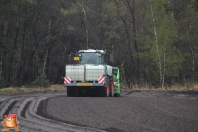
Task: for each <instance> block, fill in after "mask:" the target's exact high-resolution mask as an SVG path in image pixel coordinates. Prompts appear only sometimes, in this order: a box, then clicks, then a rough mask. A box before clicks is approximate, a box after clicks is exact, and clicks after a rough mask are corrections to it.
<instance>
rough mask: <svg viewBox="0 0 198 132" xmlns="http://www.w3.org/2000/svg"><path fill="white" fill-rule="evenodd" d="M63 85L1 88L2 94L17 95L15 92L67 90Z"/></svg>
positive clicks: (0, 92)
mask: <svg viewBox="0 0 198 132" xmlns="http://www.w3.org/2000/svg"><path fill="white" fill-rule="evenodd" d="M65 89H66V88H65V86H63V85H51V86H50V87H49V88H27V87H24V86H23V87H9V88H1V89H0V95H15V94H26V93H33V92H44V91H54V90H65Z"/></svg>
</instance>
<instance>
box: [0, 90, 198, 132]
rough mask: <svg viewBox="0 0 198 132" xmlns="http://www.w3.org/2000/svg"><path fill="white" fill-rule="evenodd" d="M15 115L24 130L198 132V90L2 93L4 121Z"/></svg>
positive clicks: (0, 113) (1, 116)
mask: <svg viewBox="0 0 198 132" xmlns="http://www.w3.org/2000/svg"><path fill="white" fill-rule="evenodd" d="M13 113H14V114H17V119H18V121H19V122H20V123H19V130H20V131H21V132H104V131H108V132H132V131H135V132H138V131H141V132H142V131H146V132H147V131H148V132H153V131H160V132H167V131H174V132H186V131H190V132H197V131H198V92H197V91H188V92H182V91H180V92H174V91H173V92H170V91H169V92H165V91H133V92H123V93H122V97H107V98H105V97H79V98H78V97H67V96H66V91H63V90H61V91H56V90H55V91H43V92H34V93H30V94H27V93H24V94H18V95H0V122H1V121H3V120H4V115H8V114H13ZM3 128H4V127H3V125H2V124H0V131H1V130H2V129H3ZM10 131H11V132H12V131H13V132H14V130H10Z"/></svg>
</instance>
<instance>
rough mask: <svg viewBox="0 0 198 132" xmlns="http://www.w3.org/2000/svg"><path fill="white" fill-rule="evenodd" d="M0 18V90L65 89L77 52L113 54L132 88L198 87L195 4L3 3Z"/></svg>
mask: <svg viewBox="0 0 198 132" xmlns="http://www.w3.org/2000/svg"><path fill="white" fill-rule="evenodd" d="M0 12H1V13H0V87H9V86H13V87H21V86H23V85H30V84H32V82H33V81H35V79H36V77H37V76H40V75H46V77H47V79H48V80H49V82H50V84H63V79H62V77H63V76H64V74H65V65H66V64H67V55H69V54H70V53H71V52H76V51H78V50H80V49H103V50H106V51H107V52H109V53H112V54H113V56H114V62H113V66H117V67H119V68H120V71H121V81H122V82H123V83H126V84H128V87H130V88H133V87H136V88H137V87H138V88H141V87H146V88H157V87H162V88H168V87H171V86H174V85H187V84H196V83H197V81H198V0H0Z"/></svg>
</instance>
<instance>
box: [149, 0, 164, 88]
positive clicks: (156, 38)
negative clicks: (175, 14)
mask: <svg viewBox="0 0 198 132" xmlns="http://www.w3.org/2000/svg"><path fill="white" fill-rule="evenodd" d="M150 7H151V15H152V19H153V30H154V35H155V44H156V52H157V56H158V67H159V74H160V85H161V84H162V66H161V58H160V53H159V48H158V37H157V30H156V26H155V18H154V15H153V7H152V3H151V0H150Z"/></svg>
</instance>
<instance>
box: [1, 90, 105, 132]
mask: <svg viewBox="0 0 198 132" xmlns="http://www.w3.org/2000/svg"><path fill="white" fill-rule="evenodd" d="M62 95H64V93H60V92H59V93H50V94H48V93H45V94H43V93H38V94H28V95H16V96H2V97H1V96H0V101H1V103H0V122H1V121H3V119H4V115H8V114H17V119H18V121H19V122H20V123H19V125H18V126H19V130H20V131H23V132H72V131H79V132H95V131H96V132H103V130H100V129H95V128H91V127H79V126H75V125H71V124H67V123H62V122H58V121H55V120H52V119H49V118H45V117H42V116H40V115H39V109H42V108H43V106H42V105H40V103H41V102H42V101H43V100H46V99H48V98H51V97H56V96H62ZM2 129H3V125H2V124H1V125H0V131H1V130H2ZM11 131H13V130H12V129H11Z"/></svg>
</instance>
